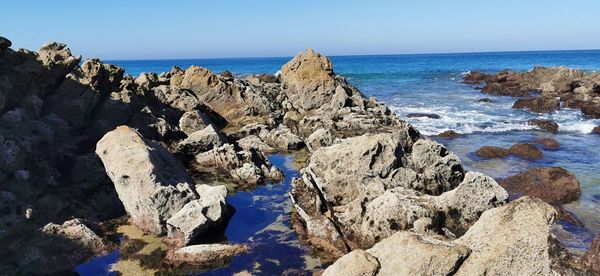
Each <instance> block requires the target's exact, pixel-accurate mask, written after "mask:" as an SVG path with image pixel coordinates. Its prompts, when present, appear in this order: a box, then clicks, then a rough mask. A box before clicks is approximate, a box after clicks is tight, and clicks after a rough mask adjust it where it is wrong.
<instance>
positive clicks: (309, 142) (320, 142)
mask: <svg viewBox="0 0 600 276" xmlns="http://www.w3.org/2000/svg"><path fill="white" fill-rule="evenodd" d="M331 144H333V137H332V136H331V132H330V131H329V130H326V129H322V128H320V129H317V130H315V132H313V133H312V134H311V135H310V136H308V138H306V147H307V148H308V150H310V151H311V152H314V151H315V150H317V149H318V148H320V147H327V146H330V145H331Z"/></svg>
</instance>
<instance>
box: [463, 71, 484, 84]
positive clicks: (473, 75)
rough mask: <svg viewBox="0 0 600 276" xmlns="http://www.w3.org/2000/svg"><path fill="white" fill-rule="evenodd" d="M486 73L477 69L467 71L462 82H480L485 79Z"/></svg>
mask: <svg viewBox="0 0 600 276" xmlns="http://www.w3.org/2000/svg"><path fill="white" fill-rule="evenodd" d="M485 78H486V75H485V74H484V73H481V72H479V71H474V72H469V73H468V74H465V75H464V77H463V83H466V84H480V83H482V82H484V81H485Z"/></svg>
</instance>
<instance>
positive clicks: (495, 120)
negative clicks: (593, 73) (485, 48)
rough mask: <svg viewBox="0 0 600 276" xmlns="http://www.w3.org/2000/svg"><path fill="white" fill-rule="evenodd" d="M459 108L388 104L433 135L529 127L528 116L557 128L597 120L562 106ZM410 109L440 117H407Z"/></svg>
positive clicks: (583, 128)
mask: <svg viewBox="0 0 600 276" xmlns="http://www.w3.org/2000/svg"><path fill="white" fill-rule="evenodd" d="M477 105H478V106H479V107H480V108H479V109H463V110H460V109H458V108H455V107H450V106H403V105H400V104H392V105H391V107H390V108H391V109H392V111H394V112H395V113H396V114H397V115H398V116H399V117H400V118H402V119H404V120H406V121H408V122H410V123H411V124H413V125H414V126H415V127H417V129H419V131H420V132H421V133H423V134H424V135H437V134H440V133H442V132H444V131H447V130H453V131H456V132H458V133H463V134H470V133H478V132H507V131H522V130H533V129H536V127H535V126H533V125H529V124H528V123H527V122H528V121H529V120H531V119H543V120H552V121H555V122H556V123H557V124H558V125H559V131H560V132H572V133H580V134H588V133H591V132H592V130H593V129H594V127H595V126H596V125H598V123H599V122H598V120H592V119H587V118H585V116H583V115H582V114H581V112H579V111H576V110H569V109H564V110H561V111H559V112H555V113H551V114H543V115H541V114H535V113H529V112H523V111H520V110H514V109H512V108H510V106H509V105H498V104H496V105H495V106H492V107H481V105H479V104H477ZM410 113H426V114H436V115H439V116H440V118H438V119H433V118H428V117H413V118H408V116H407V115H408V114H410Z"/></svg>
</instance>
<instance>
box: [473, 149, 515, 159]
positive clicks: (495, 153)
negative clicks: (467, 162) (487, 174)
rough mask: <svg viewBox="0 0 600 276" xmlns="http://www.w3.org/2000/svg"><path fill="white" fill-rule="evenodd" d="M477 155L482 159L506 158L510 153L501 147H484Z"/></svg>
mask: <svg viewBox="0 0 600 276" xmlns="http://www.w3.org/2000/svg"><path fill="white" fill-rule="evenodd" d="M475 154H477V156H479V157H481V158H504V157H506V156H508V155H510V151H508V150H507V149H504V148H501V147H493V146H483V147H481V148H479V149H478V150H477V151H476V152H475Z"/></svg>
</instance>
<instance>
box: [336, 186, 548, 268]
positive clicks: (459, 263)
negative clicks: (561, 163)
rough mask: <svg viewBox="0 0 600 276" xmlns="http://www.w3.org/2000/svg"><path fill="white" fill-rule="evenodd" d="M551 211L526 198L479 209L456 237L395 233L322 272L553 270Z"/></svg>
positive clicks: (345, 257) (539, 201) (342, 259)
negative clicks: (472, 222)
mask: <svg viewBox="0 0 600 276" xmlns="http://www.w3.org/2000/svg"><path fill="white" fill-rule="evenodd" d="M555 215H556V213H555V211H554V209H553V208H552V207H551V206H549V205H548V204H546V203H544V202H542V201H541V200H538V199H532V198H527V197H525V198H522V199H519V200H516V201H514V202H511V203H509V204H507V205H505V206H502V207H497V208H493V209H490V210H487V211H485V212H483V214H482V215H481V217H480V218H479V220H478V221H477V222H475V223H474V224H473V226H471V227H470V228H469V230H468V231H467V232H466V233H465V234H464V235H463V236H462V237H460V238H458V239H455V240H452V239H450V240H449V239H444V238H441V237H437V238H435V237H431V236H423V235H419V234H415V233H413V232H405V231H402V232H398V233H396V234H394V235H392V236H390V237H389V238H386V239H383V240H381V241H380V242H378V243H376V244H375V245H374V246H373V247H372V248H371V249H368V250H366V251H362V250H355V251H353V252H351V253H349V254H348V255H346V256H344V257H342V258H340V259H339V260H338V261H336V262H335V263H334V264H333V265H331V266H330V267H329V268H327V269H326V270H325V273H324V274H325V275H341V274H340V273H342V272H344V271H365V272H366V273H367V274H366V275H415V274H425V275H483V274H486V273H488V274H494V275H499V274H503V275H504V274H506V275H521V274H526V275H554V274H555V272H554V271H553V257H554V256H552V255H551V253H552V252H551V251H552V247H553V244H552V243H553V241H552V238H551V234H550V225H551V224H552V222H553V220H554V217H555ZM355 263H360V264H363V265H362V266H360V267H358V266H356V264H355ZM375 264H378V265H379V266H378V267H377V266H375ZM373 267H376V268H377V269H373ZM361 268H362V269H363V270H359V269H361ZM346 269H350V270H346Z"/></svg>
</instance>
